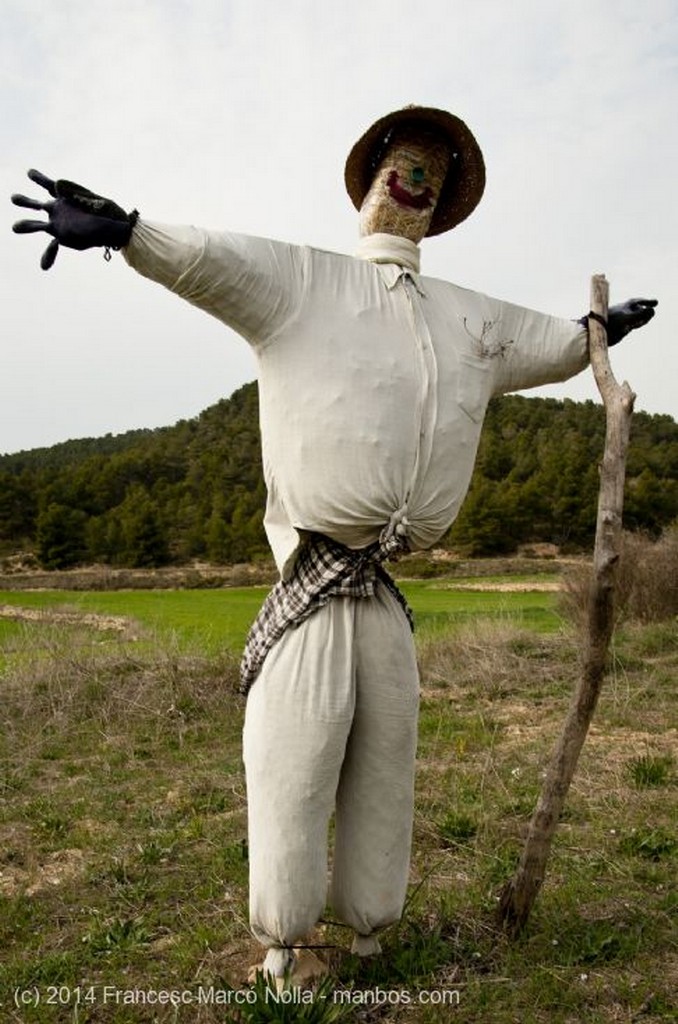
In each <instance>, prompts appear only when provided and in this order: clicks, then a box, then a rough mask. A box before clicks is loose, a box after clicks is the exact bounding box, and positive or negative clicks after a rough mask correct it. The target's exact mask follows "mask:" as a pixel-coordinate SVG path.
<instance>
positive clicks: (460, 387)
mask: <svg viewBox="0 0 678 1024" xmlns="http://www.w3.org/2000/svg"><path fill="white" fill-rule="evenodd" d="M455 383H456V391H455V394H456V399H457V404H458V406H459V408H460V409H461V410H462V411H463V412H464V413H465V414H466V416H468V418H469V419H470V420H472V421H473V423H475V424H477V425H480V424H481V423H482V422H483V418H484V416H485V410H486V408H487V403H488V401H489V398H490V389H491V386H492V382H491V375H490V360H489V359H487V358H483V357H481V356H475V355H472V354H471V353H468V352H464V353H462V354H461V355H460V356H459V362H458V364H457V367H456V372H455Z"/></svg>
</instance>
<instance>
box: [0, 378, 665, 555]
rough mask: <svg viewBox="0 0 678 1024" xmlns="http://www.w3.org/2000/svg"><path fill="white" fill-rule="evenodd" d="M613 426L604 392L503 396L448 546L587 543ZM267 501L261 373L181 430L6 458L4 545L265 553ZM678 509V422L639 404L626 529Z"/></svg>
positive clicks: (48, 549)
mask: <svg viewBox="0 0 678 1024" xmlns="http://www.w3.org/2000/svg"><path fill="white" fill-rule="evenodd" d="M604 434H605V414H604V410H603V409H602V407H601V406H599V405H597V404H595V403H594V402H584V403H580V402H579V403H578V402H572V401H568V400H565V401H563V402H561V401H556V400H554V399H538V398H529V399H528V398H523V397H521V396H517V395H513V396H506V397H503V398H500V399H496V400H494V401H493V402H492V403H491V404H490V407H489V410H488V414H487V419H486V422H485V427H484V431H483V436H482V439H481V444H480V449H479V453H478V460H477V464H476V470H475V473H474V477H473V481H472V484H471V489H470V492H469V495H468V497H467V499H466V502H465V505H464V507H463V509H462V512H461V514H460V516H459V518H458V520H457V522H456V523H455V525H454V527H453V528H452V530H451V531H450V533H449V535H448V537H447V538H446V539H445V543H446V544H447V546H449V547H453V548H456V549H458V550H460V551H462V552H463V553H465V554H472V555H483V554H497V553H509V552H511V551H513V550H515V548H516V547H517V546H518V545H520V544H529V543H538V542H551V543H554V544H557V545H558V546H559V547H561V548H565V549H577V548H587V547H589V546H590V545H591V543H592V540H593V534H594V530H595V518H596V502H597V496H598V462H599V460H600V456H601V453H602V450H603V443H604ZM264 506H265V488H264V483H263V476H262V467H261V452H260V445H259V429H258V400H257V389H256V385H255V384H247V385H245V386H244V387H242V388H240V389H239V390H238V391H236V392H235V393H234V394H233V395H232V396H231V398H229V399H225V400H223V401H221V402H218V403H217V404H216V405H214V406H212V407H210V408H209V409H207V410H205V412H203V413H202V414H201V415H200V416H198V417H196V418H195V419H192V420H182V421H181V422H179V423H177V424H176V425H175V426H173V427H165V428H162V429H159V430H141V431H131V432H129V433H127V434H122V435H119V436H118V437H111V436H110V435H108V436H106V437H104V438H99V439H86V440H82V441H69V442H66V443H65V444H60V445H55V446H54V447H52V448H43V449H37V450H34V451H29V452H20V453H18V454H16V455H6V456H3V457H0V551H2V552H4V553H5V554H7V553H10V552H14V551H19V550H31V551H35V552H36V553H37V556H38V558H39V560H40V562H41V563H42V564H43V565H44V566H45V567H47V568H64V567H67V566H71V565H76V564H80V563H84V562H104V563H108V564H111V565H125V566H156V565H163V564H166V563H169V562H186V561H189V560H191V559H196V558H197V559H206V560H209V561H212V562H217V563H229V562H241V561H252V560H256V559H259V558H262V557H265V556H266V554H267V550H268V549H267V544H266V538H265V536H264V532H263V525H262V523H263V513H264ZM676 518H678V424H677V423H676V422H675V421H674V420H673V419H672V418H671V417H670V416H650V415H648V414H646V413H636V414H635V416H634V418H633V427H632V439H631V446H630V450H629V460H628V471H627V493H626V503H625V526H626V527H627V528H628V529H631V530H642V531H645V532H648V533H650V534H652V535H658V534H659V533H661V531H662V529H663V528H664V527H665V526H667V525H668V524H669V523H671V522H672V521H674V520H675V519H676Z"/></svg>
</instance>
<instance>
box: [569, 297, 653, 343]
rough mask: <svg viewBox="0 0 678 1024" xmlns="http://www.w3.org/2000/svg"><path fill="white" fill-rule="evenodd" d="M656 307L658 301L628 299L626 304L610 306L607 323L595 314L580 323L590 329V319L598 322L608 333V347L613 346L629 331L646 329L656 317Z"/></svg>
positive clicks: (584, 318)
mask: <svg viewBox="0 0 678 1024" xmlns="http://www.w3.org/2000/svg"><path fill="white" fill-rule="evenodd" d="M656 305H657V300H656V299H627V300H626V302H620V303H619V304H618V305H616V306H610V308H609V309H608V311H607V323H605V322H604V321H603V320H601V319H600V318H599V317H598V316H596V315H595V314H594V313H589V314H588V316H583V317H582V318H581V320H579V321H578V322H579V323H580V324H583V326H584V327H587V328H588V320H589V317H593V318H594V319H596V320H598V321H599V322H600V323H602V325H603V327H604V328H605V330H606V331H607V344H608V346H612V345H616V344H617V342H618V341H621V340H622V338H625V337H626V335H627V334H628V333H629V331H635V330H636V328H637V327H644V326H645V324H647V323H649V322H650V320H651V319H652V317H653V316H654V307H655V306H656Z"/></svg>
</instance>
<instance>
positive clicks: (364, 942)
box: [351, 932, 381, 956]
mask: <svg viewBox="0 0 678 1024" xmlns="http://www.w3.org/2000/svg"><path fill="white" fill-rule="evenodd" d="M351 952H352V953H357V954H358V956H376V955H377V954H378V953H381V945H380V943H379V939H378V938H377V936H376V935H358V933H357V932H356V933H355V935H354V936H353V945H352V946H351Z"/></svg>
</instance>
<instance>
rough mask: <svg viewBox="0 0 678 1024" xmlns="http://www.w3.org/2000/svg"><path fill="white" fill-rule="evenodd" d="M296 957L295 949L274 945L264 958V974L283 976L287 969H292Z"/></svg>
mask: <svg viewBox="0 0 678 1024" xmlns="http://www.w3.org/2000/svg"><path fill="white" fill-rule="evenodd" d="M294 959H295V958H294V950H293V949H286V948H285V947H283V946H272V947H271V948H270V949H269V951H268V952H267V954H266V957H265V958H264V964H263V971H264V974H272V975H273V976H274V977H276V978H283V977H284V976H285V974H286V972H287V971H290V972H291V971H292V968H293V967H294Z"/></svg>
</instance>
